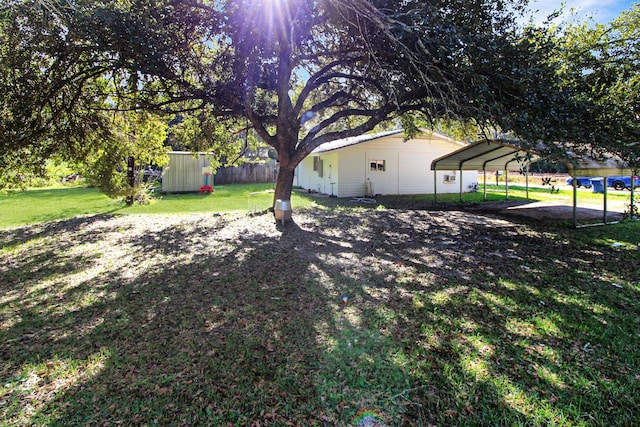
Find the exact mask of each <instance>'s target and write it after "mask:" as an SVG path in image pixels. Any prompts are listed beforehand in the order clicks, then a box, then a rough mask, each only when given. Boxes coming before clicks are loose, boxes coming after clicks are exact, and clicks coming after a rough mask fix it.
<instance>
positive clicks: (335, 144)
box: [312, 129, 463, 154]
mask: <svg viewBox="0 0 640 427" xmlns="http://www.w3.org/2000/svg"><path fill="white" fill-rule="evenodd" d="M403 132H404V131H403V130H402V129H395V130H390V131H385V132H378V133H370V134H364V135H359V136H352V137H350V138H343V139H336V140H335V141H330V142H325V143H324V144H322V145H320V146H319V147H317V148H316V149H315V150H313V152H312V154H321V153H326V152H328V151H334V150H338V149H340V148H345V147H349V146H352V145H358V144H362V143H364V142H369V141H373V140H376V139H380V138H386V137H389V136H398V137H402V136H403ZM427 134H429V135H436V136H438V137H439V138H441V139H444V140H447V141H450V142H453V143H457V144H463V143H459V142H457V141H455V140H453V139H451V138H449V137H448V136H445V135H442V134H440V133H438V132H425V133H423V134H421V135H427ZM413 139H423V137H416V138H413Z"/></svg>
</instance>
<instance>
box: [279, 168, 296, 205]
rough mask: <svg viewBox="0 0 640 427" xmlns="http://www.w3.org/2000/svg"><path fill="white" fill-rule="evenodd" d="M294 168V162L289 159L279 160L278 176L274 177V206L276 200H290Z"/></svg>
mask: <svg viewBox="0 0 640 427" xmlns="http://www.w3.org/2000/svg"><path fill="white" fill-rule="evenodd" d="M295 169H296V167H295V164H294V163H293V162H292V161H290V160H289V161H284V162H282V161H281V162H280V169H279V170H278V177H277V178H276V190H275V194H274V196H273V205H274V207H275V203H276V200H291V191H292V190H293V177H294V174H295Z"/></svg>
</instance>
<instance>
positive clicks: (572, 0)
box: [529, 0, 636, 24]
mask: <svg viewBox="0 0 640 427" xmlns="http://www.w3.org/2000/svg"><path fill="white" fill-rule="evenodd" d="M560 3H561V2H560V1H558V0H530V4H529V7H530V9H531V10H533V11H537V13H536V14H535V17H536V21H537V22H542V21H543V20H544V19H545V18H546V17H547V16H548V15H549V14H551V13H552V12H553V11H554V10H555V9H558V8H559V7H560ZM563 3H564V4H565V8H564V10H565V13H564V16H563V18H565V20H566V19H568V18H569V17H570V16H571V10H572V9H574V10H575V12H576V16H577V18H578V21H580V22H582V21H585V20H586V18H587V17H589V16H592V17H593V18H594V20H595V21H596V22H598V23H601V24H604V23H607V22H609V21H611V20H612V19H614V18H616V17H617V16H618V15H619V14H620V12H622V11H623V10H627V9H629V8H630V7H631V5H632V4H633V3H636V1H632V0H565V1H564V2H563Z"/></svg>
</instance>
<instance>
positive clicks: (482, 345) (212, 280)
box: [0, 210, 640, 425]
mask: <svg viewBox="0 0 640 427" xmlns="http://www.w3.org/2000/svg"><path fill="white" fill-rule="evenodd" d="M297 218H298V219H297V220H296V222H294V223H288V224H286V225H285V226H284V228H286V232H282V230H280V229H279V228H280V227H276V226H275V225H274V224H273V218H272V217H271V216H270V215H264V216H254V217H251V218H247V217H237V216H233V215H218V216H211V215H200V216H190V217H184V218H180V217H169V216H167V217H153V220H151V219H149V220H148V221H149V222H147V223H140V222H139V221H140V219H139V218H137V217H121V218H115V217H98V218H95V219H94V220H93V221H92V220H90V219H85V220H83V221H69V222H67V223H64V222H62V223H59V224H58V225H57V226H56V227H52V228H46V227H45V228H44V229H41V230H40V231H39V232H37V234H33V233H31V234H30V233H29V232H25V236H30V237H22V238H20V237H16V238H13V239H12V241H13V243H12V248H13V249H12V250H11V251H6V252H2V253H1V257H2V260H1V261H3V263H2V265H11V267H10V268H4V269H3V270H0V272H1V273H2V274H3V275H4V276H5V279H3V280H2V285H1V287H2V289H1V290H2V294H3V295H7V293H6V292H5V291H9V292H12V293H13V294H11V296H10V297H9V299H7V297H4V299H3V300H2V301H0V310H2V311H0V315H1V316H2V317H0V320H2V329H1V331H0V335H1V337H0V338H1V340H0V343H1V344H0V355H1V356H2V359H3V361H5V363H4V364H3V368H2V370H1V371H0V374H1V377H2V378H1V379H2V384H4V388H3V389H2V395H1V396H0V400H2V401H3V402H4V403H3V405H2V406H0V411H1V412H2V416H3V419H6V420H9V423H10V424H11V423H13V424H58V425H78V424H82V425H98V424H111V423H113V424H116V423H125V424H153V423H157V424H160V425H196V424H197V425H224V424H226V423H231V424H232V425H251V424H252V423H254V422H256V421H257V422H260V424H261V425H286V424H293V425H352V424H354V423H355V420H356V419H357V414H358V412H359V411H361V410H363V409H367V408H369V409H371V410H372V411H374V413H377V414H378V415H377V416H378V417H379V418H380V419H381V420H383V421H384V422H385V423H387V424H389V425H428V424H429V423H431V424H439V425H452V424H453V425H460V424H475V425H478V424H492V425H497V424H518V423H523V424H535V423H554V422H556V423H560V424H563V423H564V424H580V423H585V424H588V423H591V422H599V423H603V424H611V423H614V424H615V423H618V422H622V423H624V421H625V420H632V418H630V417H631V416H632V412H631V411H632V410H633V408H634V407H635V406H636V405H637V404H638V397H637V396H636V395H634V394H633V393H627V392H628V391H630V389H631V388H632V387H633V386H634V383H633V382H629V381H628V378H627V377H628V375H630V374H632V373H633V370H634V369H635V368H636V367H637V366H638V358H639V356H638V351H637V350H635V349H632V348H630V347H631V346H632V344H634V343H637V335H633V334H634V333H635V332H634V331H633V330H632V329H631V326H633V323H630V322H629V318H632V317H633V316H636V318H637V315H638V314H640V313H638V304H637V302H638V292H637V289H636V288H633V287H631V286H628V285H625V287H624V288H623V289H619V288H616V287H612V285H611V283H609V280H614V279H615V280H617V279H616V278H615V275H616V271H617V267H619V266H617V265H616V266H615V267H616V268H613V267H614V266H612V265H611V264H610V263H607V262H604V261H603V259H604V258H603V257H602V255H603V253H602V250H603V248H593V247H583V246H579V247H575V246H572V245H571V242H570V240H569V237H568V236H566V235H563V234H562V231H549V230H536V229H533V228H530V227H523V226H518V225H517V224H514V223H510V222H508V221H504V220H499V219H496V218H492V217H487V216H480V215H469V214H465V213H460V212H430V211H413V210H405V211H402V210H397V211H370V210H367V211H359V212H358V211H357V212H345V211H339V210H326V211H319V210H318V211H313V212H312V213H311V214H309V213H300V215H297ZM36 236H37V239H38V242H39V244H38V245H31V246H30V245H29V243H28V242H29V239H30V238H35V237H36ZM568 248H571V250H570V251H567V249H568ZM70 253H71V254H74V255H75V257H72V259H70V257H69V254H70ZM45 259H48V260H50V263H49V264H46V265H45V266H44V267H43V268H42V269H40V268H38V265H40V263H41V262H42V261H43V260H45ZM41 270H44V271H41ZM628 271H629V270H628ZM637 272H638V270H637V267H632V270H630V271H629V274H631V276H633V275H634V274H637ZM9 273H10V274H11V276H10V277H9V279H8V280H6V278H7V277H8V274H9ZM596 273H597V275H596ZM631 276H630V277H631ZM635 277H640V276H635ZM343 296H346V297H348V299H347V303H346V304H345V303H344V302H343V300H342V297H343ZM621 309H624V310H625V312H624V313H622V312H621V311H622V310H621ZM603 322H604V323H603ZM629 336H631V338H629ZM634 337H635V338H634ZM617 342H622V343H623V344H620V345H618V346H617V344H616V343H617ZM587 344H589V345H587ZM635 348H637V346H636V347H635ZM605 364H612V365H613V366H614V367H615V369H608V368H605V367H604V365H605ZM603 370H605V372H606V373H605V377H604V378H603V377H602V371H603ZM585 396H587V397H585Z"/></svg>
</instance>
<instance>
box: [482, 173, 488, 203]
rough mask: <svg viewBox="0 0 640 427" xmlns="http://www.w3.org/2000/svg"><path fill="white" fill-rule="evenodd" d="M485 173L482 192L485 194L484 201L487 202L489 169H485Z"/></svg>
mask: <svg viewBox="0 0 640 427" xmlns="http://www.w3.org/2000/svg"><path fill="white" fill-rule="evenodd" d="M482 172H484V182H483V183H482V187H483V188H482V191H483V192H484V201H485V202H486V201H487V169H483V170H482Z"/></svg>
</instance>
